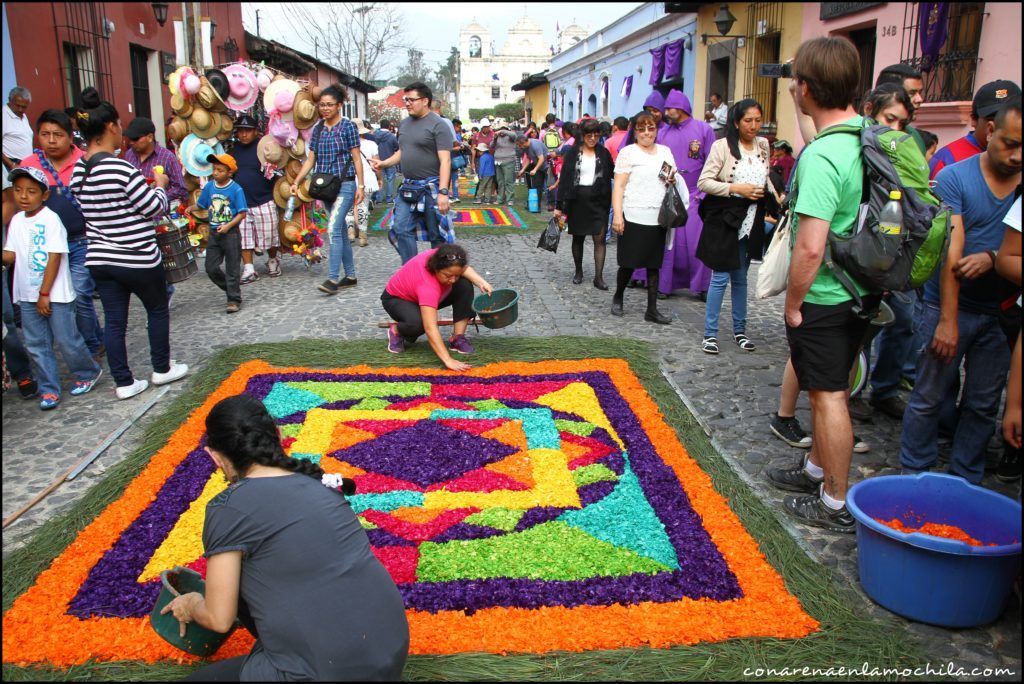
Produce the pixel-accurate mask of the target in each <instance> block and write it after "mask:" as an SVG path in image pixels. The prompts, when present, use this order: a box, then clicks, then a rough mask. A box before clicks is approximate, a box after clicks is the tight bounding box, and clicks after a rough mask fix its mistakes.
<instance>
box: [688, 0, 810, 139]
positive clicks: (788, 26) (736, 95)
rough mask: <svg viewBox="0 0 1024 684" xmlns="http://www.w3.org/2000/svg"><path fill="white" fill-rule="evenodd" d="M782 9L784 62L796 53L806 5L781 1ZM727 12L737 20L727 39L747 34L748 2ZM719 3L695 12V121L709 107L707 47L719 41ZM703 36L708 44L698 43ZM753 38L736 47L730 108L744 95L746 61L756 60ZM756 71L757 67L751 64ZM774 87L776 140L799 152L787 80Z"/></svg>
mask: <svg viewBox="0 0 1024 684" xmlns="http://www.w3.org/2000/svg"><path fill="white" fill-rule="evenodd" d="M779 4H780V5H781V6H782V20H781V22H780V28H781V31H782V33H781V40H780V44H779V60H780V61H782V62H785V61H786V60H787V59H789V58H791V57H792V56H793V55H795V54H796V49H797V48H798V47H799V46H800V40H801V33H802V31H803V12H804V5H805V4H807V3H800V2H783V3H779ZM728 5H729V11H730V12H731V13H732V15H733V16H734V17H736V23H735V24H733V26H732V29H730V30H729V35H730V36H743V35H746V33H747V21H748V18H749V17H748V9H749V7H750V3H746V2H731V3H728ZM808 6H809V7H810V9H809V11H817V4H816V3H811V4H808ZM719 7H720V5H718V4H709V5H705V6H704V7H702V8H701V9H700V11H698V13H697V35H696V36H695V37H694V45H695V46H696V48H697V66H696V70H695V73H694V83H693V94H694V98H693V99H694V102H693V114H694V116H696V117H698V118H703V116H704V112H705V111H706V109H707V108H709V107H710V98H711V93H710V92H708V86H707V78H708V47H709V46H710V45H714V44H716V43H718V42H720V40H719V39H718V38H716V36H719V33H718V27H717V26H715V24H714V22H713V21H712V20H713V19H714V16H715V15H716V14H717V13H718V8H719ZM702 33H706V34H708V42H707V45H702V44H701V42H700V35H701V34H702ZM753 43H754V40H753V36H752V37H750V38H748V39H747V40H746V45H745V46H744V47H738V48H736V61H735V63H736V74H735V80H734V87H733V90H732V92H730V93H727V94H725V97H726V101H727V102H728V103H729V104H730V105H731V104H732V103H734V102H736V101H738V100H741V99H743V96H744V95H745V94H746V69H747V67H748V66H750V65H749V64H748V60H752V59H755V56H754V54H753V53H754V50H753V49H752V47H753ZM753 66H754V67H755V68H756V66H757V65H756V64H755V65H753ZM775 88H776V105H775V115H776V122H777V123H778V131H777V133H776V138H777V139H782V140H788V141H789V142H790V143H791V144H792V145H793V147H794V149H799V148H800V147H801V143H800V140H799V133H798V132H797V121H796V109H795V106H794V104H793V98H792V96H790V94H789V79H785V78H780V79H776V80H775Z"/></svg>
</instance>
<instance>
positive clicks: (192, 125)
mask: <svg viewBox="0 0 1024 684" xmlns="http://www.w3.org/2000/svg"><path fill="white" fill-rule="evenodd" d="M188 127H189V130H190V131H191V132H192V133H193V134H194V135H196V136H197V137H200V138H213V137H215V136H216V135H217V134H218V133H220V131H221V128H222V127H223V121H222V120H221V117H220V114H218V113H216V112H211V111H210V110H209V109H204V108H202V107H196V108H195V109H193V110H192V116H190V117H189V118H188Z"/></svg>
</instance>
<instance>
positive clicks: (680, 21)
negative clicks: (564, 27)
mask: <svg viewBox="0 0 1024 684" xmlns="http://www.w3.org/2000/svg"><path fill="white" fill-rule="evenodd" d="M664 7H665V5H664V3H647V4H645V5H642V6H641V7H640V8H638V9H637V10H635V11H634V12H632V13H630V14H629V15H627V16H625V17H623V18H622V19H621V20H619V21H617V22H615V23H613V24H611V25H610V26H607V27H605V28H604V29H602V30H600V31H596V32H594V33H593V34H592V35H590V36H589V37H588V38H587V39H586V40H585V41H581V42H580V43H578V44H576V45H574V46H573V47H572V48H570V49H569V50H565V51H563V52H561V53H559V54H557V55H555V57H554V58H553V60H552V63H551V70H550V73H549V76H548V79H549V81H550V83H551V92H552V93H557V96H558V99H557V103H556V104H555V106H554V112H555V114H556V115H557V116H558V117H559V118H560V119H564V120H567V121H575V120H576V119H579V118H580V117H581V116H582V115H583V113H590V114H591V115H595V114H594V111H593V110H594V108H596V110H597V111H596V116H597V117H598V118H609V119H614V118H615V117H617V116H626V117H630V116H633V115H634V114H636V113H637V112H638V111H640V110H641V109H642V107H643V103H644V100H646V99H647V96H648V95H649V94H650V93H651V90H652V89H653V86H651V85H649V84H648V80H649V79H650V74H651V62H652V57H651V53H650V50H651V49H653V48H656V47H658V46H660V45H664V44H665V43H670V42H672V41H674V40H677V39H679V38H682V37H683V36H686V35H689V36H690V40H689V41H688V42H689V45H690V49H689V50H685V49H684V51H683V66H682V78H683V92H684V93H686V95H687V96H688V97H689V98H690V100H691V101H692V100H693V85H694V74H695V71H696V66H697V57H696V53H695V49H696V44H697V39H696V36H695V33H696V29H697V18H696V15H695V14H668V15H666V14H665V12H664ZM609 46H612V47H613V49H612V51H611V53H610V54H608V47H609ZM638 67H639V68H640V69H641V71H637V69H638ZM566 68H568V70H567V71H564V73H560V72H562V71H563V69H566ZM627 76H633V87H632V90H631V92H630V95H629V98H628V99H624V98H623V97H622V96H621V91H622V82H623V79H625V78H626V77H627ZM605 77H607V78H608V108H607V113H605V109H604V107H603V98H602V92H601V90H602V79H603V78H605ZM580 84H582V86H583V98H582V100H583V107H582V111H581V109H580V107H579V105H578V101H577V97H576V93H577V86H578V85H580ZM562 89H564V90H565V98H564V106H563V99H562V94H561V91H562ZM592 97H593V98H594V99H593V100H591V98H592Z"/></svg>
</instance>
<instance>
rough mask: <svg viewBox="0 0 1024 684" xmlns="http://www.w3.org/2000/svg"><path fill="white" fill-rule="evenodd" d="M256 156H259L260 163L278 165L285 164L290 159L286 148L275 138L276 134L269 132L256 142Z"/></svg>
mask: <svg viewBox="0 0 1024 684" xmlns="http://www.w3.org/2000/svg"><path fill="white" fill-rule="evenodd" d="M256 156H257V157H258V158H259V160H260V164H273V165H274V166H278V167H280V166H283V165H284V163H285V161H286V160H287V159H288V155H287V154H286V153H285V151H284V148H283V147H281V145H280V144H279V143H278V142H277V141H276V140H274V136H272V135H269V134H268V135H265V136H263V137H262V138H260V141H259V142H258V143H257V144H256Z"/></svg>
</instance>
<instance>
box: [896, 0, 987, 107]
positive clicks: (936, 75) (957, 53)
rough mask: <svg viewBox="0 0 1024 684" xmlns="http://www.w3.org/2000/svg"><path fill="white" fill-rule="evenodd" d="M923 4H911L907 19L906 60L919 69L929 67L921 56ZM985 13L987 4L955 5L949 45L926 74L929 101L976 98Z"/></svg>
mask: <svg viewBox="0 0 1024 684" xmlns="http://www.w3.org/2000/svg"><path fill="white" fill-rule="evenodd" d="M919 5H920V3H916V2H908V3H907V4H906V6H905V9H904V17H903V45H902V47H901V49H900V53H901V57H902V61H903V62H904V63H905V64H909V65H911V66H913V67H915V68H917V69H920V68H921V67H922V66H926V65H925V61H926V58H925V57H923V56H922V55H921V50H920V47H919V46H920V43H919V39H918V34H919V30H920V27H919V25H918V15H919ZM984 14H985V3H983V2H951V3H949V18H948V22H949V23H948V26H947V35H946V43H945V44H944V45H943V47H942V50H941V51H940V52H939V55H938V58H937V59H936V60H935V61H934V62H932V65H931V69H930V70H929V71H927V72H924V97H925V101H926V102H955V101H960V100H970V99H973V97H974V88H975V84H974V77H975V74H976V73H977V70H978V48H979V46H980V43H981V24H982V19H983V17H984Z"/></svg>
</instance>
